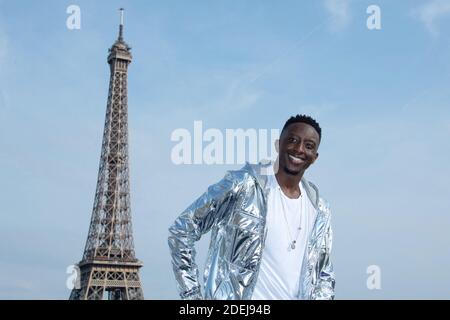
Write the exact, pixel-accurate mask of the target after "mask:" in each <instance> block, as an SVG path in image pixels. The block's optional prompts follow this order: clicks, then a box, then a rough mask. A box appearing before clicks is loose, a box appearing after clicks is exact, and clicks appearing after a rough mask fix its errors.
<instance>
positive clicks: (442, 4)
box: [413, 0, 450, 36]
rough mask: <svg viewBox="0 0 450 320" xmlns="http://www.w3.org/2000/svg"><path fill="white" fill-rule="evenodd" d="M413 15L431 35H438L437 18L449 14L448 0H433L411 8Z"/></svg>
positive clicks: (449, 3) (449, 4) (449, 0)
mask: <svg viewBox="0 0 450 320" xmlns="http://www.w3.org/2000/svg"><path fill="white" fill-rule="evenodd" d="M413 15H414V16H415V17H416V18H417V19H419V20H420V21H421V22H422V23H423V24H424V26H425V28H426V29H427V30H428V31H429V32H430V33H431V34H432V35H433V36H438V35H439V28H438V27H437V20H439V19H442V18H444V17H447V16H449V15H450V0H434V1H431V2H427V3H426V4H424V5H423V6H421V7H419V8H416V9H414V10H413Z"/></svg>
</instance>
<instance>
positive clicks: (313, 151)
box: [278, 122, 319, 175]
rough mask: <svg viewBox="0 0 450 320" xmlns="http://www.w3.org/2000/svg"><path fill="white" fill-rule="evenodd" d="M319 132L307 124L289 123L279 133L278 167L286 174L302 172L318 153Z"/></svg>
mask: <svg viewBox="0 0 450 320" xmlns="http://www.w3.org/2000/svg"><path fill="white" fill-rule="evenodd" d="M318 148H319V134H318V133H317V131H316V130H315V129H314V128H313V127H312V126H310V125H309V124H306V123H302V122H297V123H292V124H290V125H289V126H288V127H287V128H286V129H285V130H284V131H283V133H282V134H281V137H280V141H279V148H278V157H279V165H280V169H281V170H284V172H286V173H287V174H290V175H297V174H299V173H302V172H304V171H305V170H306V169H307V168H308V167H309V166H310V165H311V164H313V163H314V161H316V159H317V157H318V156H319V154H318V153H317V150H318Z"/></svg>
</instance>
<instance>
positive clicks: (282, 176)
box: [275, 168, 304, 198]
mask: <svg viewBox="0 0 450 320" xmlns="http://www.w3.org/2000/svg"><path fill="white" fill-rule="evenodd" d="M303 173H304V172H299V173H297V174H291V173H288V172H286V171H285V169H284V168H279V169H278V170H276V173H275V177H276V179H277V181H278V184H279V185H280V187H281V189H282V190H283V192H284V193H285V194H286V196H288V197H289V198H298V197H299V196H300V187H299V184H300V181H301V179H302V177H303Z"/></svg>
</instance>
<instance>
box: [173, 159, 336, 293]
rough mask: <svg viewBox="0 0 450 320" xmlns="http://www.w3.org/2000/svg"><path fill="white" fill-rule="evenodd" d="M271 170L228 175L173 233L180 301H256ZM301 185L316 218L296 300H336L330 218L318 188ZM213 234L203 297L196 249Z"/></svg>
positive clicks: (246, 170)
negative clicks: (198, 242)
mask: <svg viewBox="0 0 450 320" xmlns="http://www.w3.org/2000/svg"><path fill="white" fill-rule="evenodd" d="M268 166H272V164H271V163H268V164H265V165H263V164H257V165H250V164H247V165H245V166H244V167H243V168H242V169H240V170H236V171H228V172H227V174H226V175H225V177H224V178H223V179H222V180H221V181H219V182H218V183H216V184H214V185H211V186H210V187H209V188H208V190H207V191H206V192H205V193H204V194H203V195H202V196H201V197H200V198H198V199H197V200H196V201H195V202H194V203H193V204H191V205H190V206H189V207H188V208H187V209H186V210H185V211H184V212H183V213H181V215H180V216H179V217H178V218H177V219H176V220H175V222H174V224H173V225H172V226H171V227H170V228H169V239H168V242H169V247H170V250H171V255H172V265H173V271H174V273H175V277H176V280H177V283H178V290H179V291H180V296H181V298H183V299H221V300H227V299H228V300H237V299H246V300H249V299H251V297H252V294H253V289H254V287H255V284H256V280H257V278H258V272H259V266H260V262H261V256H262V254H263V252H264V242H265V238H266V235H267V227H266V223H265V222H266V211H267V209H266V208H267V195H268V192H269V188H268V186H266V185H267V172H268V171H267V170H268V168H269V167H268ZM301 183H303V186H304V187H305V190H306V193H307V195H308V196H309V198H310V199H311V202H312V203H313V205H314V207H315V208H316V210H317V215H316V220H315V222H314V227H313V229H312V230H311V234H310V237H309V241H308V247H307V250H306V251H305V255H304V261H303V264H302V270H301V273H300V285H299V291H298V295H297V297H298V299H314V300H316V299H333V298H334V285H335V280H334V272H333V265H332V263H331V260H330V251H331V244H332V231H331V224H330V214H331V212H330V209H329V206H328V204H327V203H326V202H325V201H324V200H323V199H322V198H320V197H319V192H318V189H317V187H316V186H314V185H313V184H312V183H310V182H308V181H306V179H304V178H303V179H302V181H301ZM210 230H211V231H212V234H211V243H210V247H209V252H208V259H207V263H206V267H205V273H204V288H203V289H204V292H202V291H203V290H201V288H200V283H199V271H198V267H197V264H196V263H195V254H196V251H195V247H194V245H195V242H196V241H198V240H199V239H200V237H201V236H202V235H203V234H205V233H207V232H208V231H210Z"/></svg>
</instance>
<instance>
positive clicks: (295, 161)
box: [288, 154, 305, 164]
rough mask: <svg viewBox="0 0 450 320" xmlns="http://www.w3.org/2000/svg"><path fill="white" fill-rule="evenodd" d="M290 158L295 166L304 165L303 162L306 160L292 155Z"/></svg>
mask: <svg viewBox="0 0 450 320" xmlns="http://www.w3.org/2000/svg"><path fill="white" fill-rule="evenodd" d="M288 156H289V159H290V160H291V162H292V163H294V164H302V163H303V162H305V159H304V158H300V157H295V156H293V155H291V154H289V155H288Z"/></svg>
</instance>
